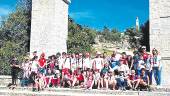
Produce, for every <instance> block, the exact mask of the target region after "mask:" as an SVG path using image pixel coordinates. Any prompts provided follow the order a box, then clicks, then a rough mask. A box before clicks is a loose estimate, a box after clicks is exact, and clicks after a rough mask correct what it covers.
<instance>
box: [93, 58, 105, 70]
mask: <svg viewBox="0 0 170 96" xmlns="http://www.w3.org/2000/svg"><path fill="white" fill-rule="evenodd" d="M94 64H96V69H99V70H101V69H102V68H103V66H102V64H103V58H95V59H94Z"/></svg>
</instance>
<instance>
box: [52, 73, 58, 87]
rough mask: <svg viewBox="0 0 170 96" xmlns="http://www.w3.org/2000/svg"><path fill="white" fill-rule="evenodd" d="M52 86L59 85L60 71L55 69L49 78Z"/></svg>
mask: <svg viewBox="0 0 170 96" xmlns="http://www.w3.org/2000/svg"><path fill="white" fill-rule="evenodd" d="M51 83H52V86H53V87H54V86H55V87H60V71H59V70H55V73H54V75H53V77H52V79H51Z"/></svg>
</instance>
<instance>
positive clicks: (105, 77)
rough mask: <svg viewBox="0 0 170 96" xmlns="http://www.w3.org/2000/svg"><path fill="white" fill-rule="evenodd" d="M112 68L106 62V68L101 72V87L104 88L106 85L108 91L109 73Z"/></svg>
mask: <svg viewBox="0 0 170 96" xmlns="http://www.w3.org/2000/svg"><path fill="white" fill-rule="evenodd" d="M109 70H110V68H109V65H108V64H107V63H106V62H105V64H104V68H103V69H102V70H101V87H102V88H103V87H104V85H105V87H106V89H108V77H109V76H108V72H109Z"/></svg>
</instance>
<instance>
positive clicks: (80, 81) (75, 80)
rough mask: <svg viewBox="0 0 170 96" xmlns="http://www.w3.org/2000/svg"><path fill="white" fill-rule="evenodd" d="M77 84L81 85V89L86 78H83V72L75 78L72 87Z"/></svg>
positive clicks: (79, 72)
mask: <svg viewBox="0 0 170 96" xmlns="http://www.w3.org/2000/svg"><path fill="white" fill-rule="evenodd" d="M76 83H78V85H81V87H82V86H83V83H84V76H83V74H82V72H81V70H79V71H78V74H77V76H76V78H74V80H73V84H72V86H74V85H75V84H76Z"/></svg>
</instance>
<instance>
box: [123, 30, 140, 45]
mask: <svg viewBox="0 0 170 96" xmlns="http://www.w3.org/2000/svg"><path fill="white" fill-rule="evenodd" d="M125 36H127V37H128V42H129V43H130V46H131V48H138V47H140V46H141V44H140V40H141V38H142V33H141V32H136V30H135V28H128V29H126V31H125Z"/></svg>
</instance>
